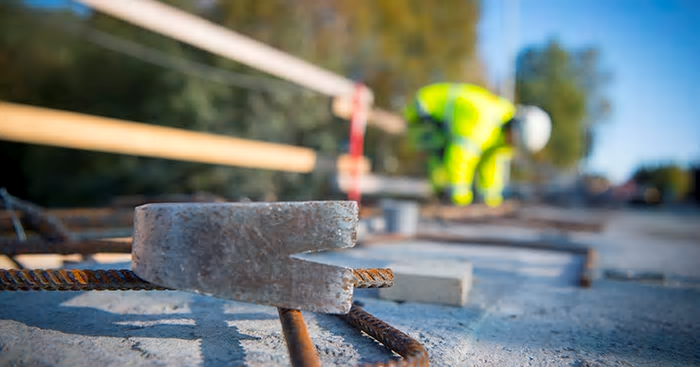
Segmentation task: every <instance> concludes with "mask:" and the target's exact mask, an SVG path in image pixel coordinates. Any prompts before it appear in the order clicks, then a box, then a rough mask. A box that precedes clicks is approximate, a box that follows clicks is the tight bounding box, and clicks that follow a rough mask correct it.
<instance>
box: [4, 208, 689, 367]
mask: <svg viewBox="0 0 700 367" xmlns="http://www.w3.org/2000/svg"><path fill="white" fill-rule="evenodd" d="M573 214H575V213H572V212H567V215H573ZM589 214H590V213H589ZM593 214H596V213H595V212H594V213H593ZM601 214H603V213H601ZM604 214H605V215H607V217H608V225H607V229H606V231H605V232H604V233H601V234H586V233H582V234H576V235H572V236H571V237H570V239H571V240H572V241H575V242H576V243H585V244H587V245H590V246H593V247H594V248H596V250H597V251H598V253H599V256H598V263H597V266H598V268H597V269H596V274H599V276H598V277H596V278H595V279H594V281H593V286H592V288H590V289H584V288H579V287H578V286H577V282H576V278H577V276H578V271H579V269H580V267H581V261H582V259H581V258H580V257H579V256H577V255H572V254H568V253H563V252H549V251H540V250H527V249H512V248H499V247H494V246H478V245H474V244H472V245H449V244H440V243H430V242H425V241H404V242H399V243H396V242H394V243H386V244H380V245H375V246H368V247H363V248H357V249H352V250H342V251H334V252H329V253H318V254H308V255H306V256H305V257H307V258H313V259H316V260H317V261H323V262H327V263H333V264H339V265H347V266H353V267H355V266H356V267H360V266H362V267H366V266H383V265H385V264H388V263H391V262H392V261H396V260H397V259H400V260H401V261H404V262H405V261H411V259H430V260H435V261H439V260H441V259H450V260H468V261H471V262H472V264H473V276H474V284H473V286H472V289H471V291H470V293H469V301H468V303H467V304H466V305H465V306H464V307H454V306H443V305H434V304H423V303H415V302H403V303H398V302H391V301H386V300H380V299H378V298H377V297H376V291H372V290H361V291H360V290H358V291H357V293H356V299H357V300H359V301H361V302H362V303H364V307H365V309H366V310H367V311H368V312H370V313H372V314H374V315H375V316H377V317H379V318H381V319H383V320H384V321H386V322H388V323H389V324H391V325H392V326H394V327H396V328H398V329H400V330H402V331H404V332H406V333H407V334H409V335H410V336H412V337H413V338H415V339H417V340H418V341H420V342H421V343H423V345H424V346H425V347H426V349H427V350H428V353H429V355H430V360H431V364H432V365H434V366H472V365H475V366H697V365H700V230H699V229H698V228H700V226H698V224H699V223H700V215H698V213H697V212H693V213H690V214H682V215H681V214H673V213H658V212H606V213H604ZM421 227H422V228H428V227H430V228H431V229H437V230H441V231H446V232H450V233H453V234H454V233H468V234H473V233H476V234H479V235H484V234H490V235H494V236H496V235H499V236H511V237H513V238H520V239H522V238H527V237H528V236H534V237H536V236H540V235H541V232H535V231H530V230H526V229H522V228H517V229H516V228H493V227H488V226H478V227H475V226H465V225H440V224H435V223H421ZM99 266H100V267H103V268H108V267H126V266H128V263H117V264H101V265H99ZM603 269H627V270H635V271H655V272H663V273H664V274H665V275H667V277H666V281H665V282H637V281H615V280H610V279H606V278H604V277H602V276H600V274H602V272H601V271H602V270H603ZM304 317H305V319H306V323H307V326H308V328H309V332H310V334H311V338H312V339H313V341H314V343H315V344H316V347H317V349H318V351H319V354H320V358H321V361H322V363H323V364H324V365H329V366H331V365H337V366H351V365H357V364H359V363H362V362H376V361H381V360H387V359H389V358H392V356H393V354H392V353H391V352H389V351H388V350H386V349H385V348H383V347H382V346H381V345H380V344H378V343H376V342H375V341H374V340H372V339H371V338H369V337H367V336H365V335H364V334H361V333H360V332H358V331H357V330H355V329H353V328H352V327H350V326H348V325H347V324H345V323H344V322H343V321H341V320H340V319H338V318H336V317H334V316H330V315H324V314H316V313H307V312H305V313H304ZM0 365H3V366H5V365H9V366H12V365H17V366H25V365H26V366H69V365H70V366H95V365H100V366H161V365H162V366H224V365H226V366H238V365H241V366H242V365H248V366H286V365H289V357H288V356H287V349H286V346H285V343H284V340H283V338H282V331H281V327H280V324H279V320H278V318H277V311H276V310H275V309H274V308H271V307H264V306H257V305H252V304H246V303H238V302H233V301H226V300H219V299H214V298H209V297H205V296H199V295H194V294H189V293H184V292H171V291H165V292H55V293H54V292H0Z"/></svg>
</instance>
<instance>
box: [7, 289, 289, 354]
mask: <svg viewBox="0 0 700 367" xmlns="http://www.w3.org/2000/svg"><path fill="white" fill-rule="evenodd" d="M84 293H85V292H22V293H21V294H17V292H12V293H11V292H4V293H2V294H0V304H2V307H1V308H0V319H2V320H14V321H16V322H19V323H22V324H24V325H26V326H29V327H36V328H40V329H44V330H55V331H59V332H61V333H65V334H74V335H83V336H97V337H115V338H123V339H124V341H125V342H127V343H129V344H127V345H128V346H129V347H128V348H130V349H131V350H133V351H136V352H138V353H140V354H141V357H142V358H146V359H150V358H157V356H154V355H152V354H151V353H150V352H149V351H147V350H145V349H144V348H143V346H142V345H141V343H140V342H139V341H138V339H136V340H135V339H134V338H158V339H162V338H169V339H180V340H199V341H200V346H199V348H200V352H201V363H200V365H201V366H220V365H227V366H228V365H245V362H246V354H245V350H244V348H243V346H242V344H241V342H242V341H245V340H256V339H258V337H256V336H251V335H246V334H243V333H240V332H239V331H238V329H237V328H236V327H235V326H230V325H229V322H230V321H236V320H269V319H276V316H275V315H272V314H267V313H263V312H242V313H224V306H225V305H226V301H224V300H218V299H214V298H208V297H204V296H198V295H187V298H185V303H184V305H185V307H183V308H187V309H189V310H188V311H187V310H184V311H185V312H183V313H173V312H167V313H165V312H164V313H160V314H159V313H152V312H151V311H150V310H149V311H148V313H149V314H129V313H126V314H118V313H112V312H108V311H104V310H101V309H98V308H94V307H83V306H80V305H75V306H74V305H70V303H71V301H72V300H74V299H75V298H77V297H79V296H80V295H82V294H84ZM110 293H111V292H110ZM124 293H140V295H138V296H137V297H138V300H137V301H136V303H138V302H144V303H145V302H148V299H147V298H149V297H150V295H148V294H145V292H124ZM168 293H170V292H168ZM173 294H175V293H174V292H173ZM125 295H126V294H125ZM126 296H127V298H130V295H126ZM183 298H184V297H183ZM128 302H132V303H133V302H134V300H130V301H128ZM136 311H139V310H138V307H136ZM127 312H128V311H127ZM183 321H184V322H183ZM6 362H8V361H6ZM25 362H26V358H25Z"/></svg>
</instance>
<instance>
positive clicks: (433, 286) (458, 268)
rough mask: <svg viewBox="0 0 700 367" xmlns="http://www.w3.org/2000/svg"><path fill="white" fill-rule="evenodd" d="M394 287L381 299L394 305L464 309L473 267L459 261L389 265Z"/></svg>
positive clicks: (422, 261) (416, 261) (429, 261)
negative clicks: (441, 306)
mask: <svg viewBox="0 0 700 367" xmlns="http://www.w3.org/2000/svg"><path fill="white" fill-rule="evenodd" d="M389 267H390V268H391V269H392V270H393V271H394V285H393V286H392V287H389V288H381V289H380V290H379V297H380V298H382V299H387V300H392V301H406V302H422V303H436V304H443V305H451V306H464V305H465V304H466V303H467V296H468V294H469V290H470V289H471V285H472V264H471V262H469V261H458V260H414V261H410V262H401V263H394V264H391V265H389Z"/></svg>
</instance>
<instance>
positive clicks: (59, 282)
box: [0, 269, 394, 291]
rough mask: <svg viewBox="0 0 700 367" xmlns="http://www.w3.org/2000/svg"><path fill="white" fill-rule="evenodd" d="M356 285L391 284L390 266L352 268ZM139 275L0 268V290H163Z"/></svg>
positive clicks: (118, 272)
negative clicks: (382, 267) (386, 267)
mask: <svg viewBox="0 0 700 367" xmlns="http://www.w3.org/2000/svg"><path fill="white" fill-rule="evenodd" d="M353 273H354V274H355V287H356V288H383V287H391V285H392V284H393V281H394V276H393V273H392V272H391V269H354V270H353ZM165 289H168V288H164V287H160V286H157V285H155V284H152V283H149V282H147V281H145V280H143V279H141V278H139V277H138V276H137V275H136V274H134V272H132V271H131V270H127V269H121V270H79V269H72V270H68V269H60V270H44V269H35V270H30V269H23V270H17V269H10V270H6V269H0V291H117V290H121V291H126V290H165Z"/></svg>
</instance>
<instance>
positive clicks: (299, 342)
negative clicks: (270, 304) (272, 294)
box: [277, 307, 321, 367]
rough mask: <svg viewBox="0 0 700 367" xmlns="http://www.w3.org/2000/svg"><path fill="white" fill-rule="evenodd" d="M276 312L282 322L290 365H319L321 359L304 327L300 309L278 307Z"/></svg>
mask: <svg viewBox="0 0 700 367" xmlns="http://www.w3.org/2000/svg"><path fill="white" fill-rule="evenodd" d="M277 312H278V313H279V316H280V322H281V323H282V331H283V333H284V340H285V341H286V343H287V351H289V359H290V360H291V362H292V366H294V367H317V366H319V367H320V366H321V361H320V359H319V358H318V353H317V352H316V347H315V346H314V343H313V342H312V341H311V337H310V336H309V332H308V330H307V329H306V324H305V323H304V317H303V316H302V314H301V311H299V310H292V309H288V308H281V307H278V308H277Z"/></svg>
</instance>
